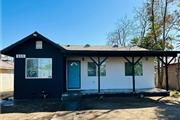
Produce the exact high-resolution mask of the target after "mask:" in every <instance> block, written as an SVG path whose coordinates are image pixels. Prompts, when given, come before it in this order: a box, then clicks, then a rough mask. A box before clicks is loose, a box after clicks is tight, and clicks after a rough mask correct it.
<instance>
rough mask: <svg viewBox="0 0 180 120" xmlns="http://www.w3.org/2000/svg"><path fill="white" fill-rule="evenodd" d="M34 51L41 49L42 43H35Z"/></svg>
mask: <svg viewBox="0 0 180 120" xmlns="http://www.w3.org/2000/svg"><path fill="white" fill-rule="evenodd" d="M36 49H42V41H36Z"/></svg>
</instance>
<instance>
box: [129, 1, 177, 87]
mask: <svg viewBox="0 0 180 120" xmlns="http://www.w3.org/2000/svg"><path fill="white" fill-rule="evenodd" d="M176 2H177V0H147V1H146V3H145V4H143V7H141V8H137V9H136V21H137V26H138V27H137V30H138V31H139V34H138V35H137V36H138V37H134V38H133V39H132V40H131V44H133V45H137V46H139V47H144V48H147V49H150V50H163V51H164V50H172V49H173V48H174V47H173V45H172V43H173V41H175V40H177V41H178V36H179V34H178V33H179V26H180V19H179V13H180V11H178V10H177V9H174V8H175V7H174V4H175V3H176ZM179 42H180V40H179ZM179 46H180V43H179ZM157 68H158V80H159V81H158V86H159V87H161V86H162V77H163V69H161V70H160V68H162V63H160V61H157ZM160 71H161V72H160ZM160 73H161V74H160Z"/></svg>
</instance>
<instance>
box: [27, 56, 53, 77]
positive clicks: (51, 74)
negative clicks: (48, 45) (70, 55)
mask: <svg viewBox="0 0 180 120" xmlns="http://www.w3.org/2000/svg"><path fill="white" fill-rule="evenodd" d="M28 59H50V60H51V63H52V58H26V61H25V79H52V70H53V69H52V65H51V77H28V76H27V69H26V68H27V60H28ZM52 64H53V63H52Z"/></svg>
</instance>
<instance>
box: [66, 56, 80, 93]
mask: <svg viewBox="0 0 180 120" xmlns="http://www.w3.org/2000/svg"><path fill="white" fill-rule="evenodd" d="M70 62H78V63H79V87H78V88H69V86H68V82H69V80H68V79H69V68H68V65H69V63H70ZM66 67H67V71H66V74H67V79H66V82H67V84H66V89H67V90H69V91H71V90H72V91H73V90H80V89H81V61H80V60H67V65H66Z"/></svg>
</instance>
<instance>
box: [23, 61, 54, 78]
mask: <svg viewBox="0 0 180 120" xmlns="http://www.w3.org/2000/svg"><path fill="white" fill-rule="evenodd" d="M26 78H52V59H51V58H27V59H26Z"/></svg>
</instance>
